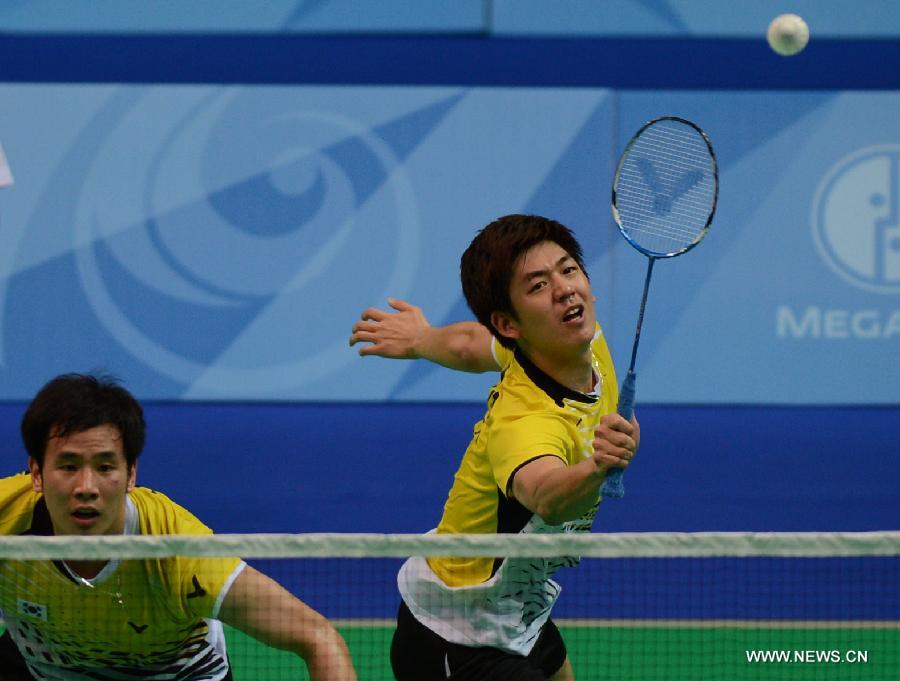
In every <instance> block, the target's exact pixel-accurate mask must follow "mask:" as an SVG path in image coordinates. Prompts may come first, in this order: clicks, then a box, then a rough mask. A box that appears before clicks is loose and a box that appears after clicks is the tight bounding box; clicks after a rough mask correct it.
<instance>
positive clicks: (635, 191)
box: [615, 121, 716, 257]
mask: <svg viewBox="0 0 900 681" xmlns="http://www.w3.org/2000/svg"><path fill="white" fill-rule="evenodd" d="M715 174H716V173H715V160H714V158H713V156H712V154H711V152H710V150H709V148H708V146H707V143H706V141H705V139H704V138H703V137H702V135H701V134H700V133H699V132H697V131H696V130H695V129H694V128H692V127H690V126H688V125H685V124H682V123H678V122H676V121H662V122H659V123H657V124H654V125H651V126H649V127H648V128H646V129H645V130H644V131H643V132H642V133H641V134H640V135H639V136H638V137H637V138H636V139H635V140H633V141H632V143H631V144H630V145H629V148H628V150H627V151H626V153H625V156H624V157H623V160H622V163H621V164H620V167H619V171H618V174H617V177H616V187H615V188H616V192H615V209H616V214H617V222H618V223H619V226H620V227H621V228H622V230H623V232H624V233H625V234H626V236H627V237H628V238H629V239H630V240H631V241H632V242H633V243H635V244H636V245H637V246H638V247H640V248H641V249H642V250H643V251H645V252H647V253H649V254H652V255H655V256H658V257H664V256H667V255H675V254H677V253H680V252H683V251H684V250H686V249H687V248H688V247H690V246H691V245H693V244H694V243H696V242H697V241H699V240H700V239H701V238H702V237H703V235H704V234H705V231H706V228H707V226H708V222H709V218H710V216H711V213H712V210H713V207H714V205H715V195H716V177H715Z"/></svg>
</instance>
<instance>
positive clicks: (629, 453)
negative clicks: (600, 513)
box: [512, 414, 641, 525]
mask: <svg viewBox="0 0 900 681" xmlns="http://www.w3.org/2000/svg"><path fill="white" fill-rule="evenodd" d="M640 439H641V435H640V426H639V425H638V422H637V420H635V419H632V421H631V422H630V423H629V422H628V421H626V420H625V419H624V418H622V417H621V416H619V415H618V414H606V415H605V416H603V418H602V419H601V420H600V426H599V427H598V428H597V430H596V432H595V433H594V453H593V455H592V456H591V457H590V458H587V459H585V460H584V461H581V462H579V463H577V464H575V465H573V466H567V465H566V464H565V462H564V461H563V460H562V459H560V458H558V457H556V456H543V457H541V458H539V459H535V460H534V461H532V462H531V463H528V464H526V465H524V466H522V468H520V469H519V470H518V471H516V474H515V476H514V477H513V482H512V492H513V496H514V497H515V498H516V499H517V500H518V501H519V503H520V504H522V505H523V506H524V507H525V508H527V509H528V510H529V511H531V512H533V513H537V514H538V515H539V516H540V517H541V518H543V519H544V521H545V522H548V523H550V524H551V525H558V524H559V523H562V522H565V521H567V520H574V519H576V518H580V517H581V516H582V515H583V514H584V513H585V512H586V511H588V509H590V508H591V506H593V505H594V504H595V503H596V501H597V492H598V490H599V488H600V485H601V484H603V479H604V478H605V477H606V471H607V470H609V469H610V468H625V467H626V466H627V465H628V463H629V462H630V461H631V459H632V458H633V457H634V454H635V451H636V450H637V448H638V445H639V444H640Z"/></svg>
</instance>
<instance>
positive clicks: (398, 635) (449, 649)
mask: <svg viewBox="0 0 900 681" xmlns="http://www.w3.org/2000/svg"><path fill="white" fill-rule="evenodd" d="M565 661H566V644H565V643H564V642H563V640H562V636H560V633H559V629H557V628H556V625H555V624H553V621H552V620H547V623H546V624H545V625H544V627H543V629H541V634H540V636H539V637H538V640H537V642H536V643H535V644H534V648H532V649H531V652H530V653H529V654H528V656H527V657H525V656H522V655H516V654H514V653H509V652H507V651H505V650H500V649H499V648H476V647H473V646H463V645H459V644H456V643H450V642H449V641H445V640H444V639H442V638H441V637H440V636H438V635H437V634H435V633H434V632H433V631H431V629H429V628H428V627H426V626H425V625H424V624H422V623H421V622H419V621H418V620H417V619H416V618H415V617H413V614H412V613H411V612H410V611H409V608H407V607H406V604H405V603H402V602H401V604H400V612H398V613H397V630H396V631H395V632H394V640H393V642H392V643H391V667H392V668H393V670H394V676H395V677H396V678H397V681H447V680H448V679H449V681H547V679H549V678H550V677H551V676H553V675H554V674H555V673H556V672H558V671H559V670H560V668H561V667H562V666H563V663H564V662H565ZM448 669H449V673H448Z"/></svg>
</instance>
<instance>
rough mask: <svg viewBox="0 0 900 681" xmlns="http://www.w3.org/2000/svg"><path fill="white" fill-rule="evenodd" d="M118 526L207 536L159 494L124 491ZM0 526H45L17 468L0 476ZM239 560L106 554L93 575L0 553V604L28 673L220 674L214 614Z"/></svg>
mask: <svg viewBox="0 0 900 681" xmlns="http://www.w3.org/2000/svg"><path fill="white" fill-rule="evenodd" d="M125 526H126V527H125V533H126V534H153V535H156V534H191V535H193V534H211V530H210V529H209V528H207V527H206V526H205V525H203V524H202V523H201V522H200V521H199V520H197V518H195V517H194V516H193V515H191V514H190V513H189V512H188V511H186V510H185V509H183V508H182V507H181V506H179V505H178V504H176V503H175V502H173V501H172V500H170V499H169V498H168V497H166V496H165V495H163V494H160V493H158V492H154V491H152V490H149V489H147V488H143V487H137V488H135V489H134V490H133V491H132V492H131V493H130V494H129V495H128V497H127V502H126V522H125ZM0 534H52V526H51V524H50V519H49V515H48V513H47V508H46V505H45V503H44V501H43V497H42V495H40V494H38V493H35V492H34V491H33V490H32V487H31V477H30V476H29V475H28V474H21V475H17V476H13V477H10V478H4V479H2V480H0ZM243 567H244V563H243V561H241V560H240V559H238V558H197V557H173V558H164V559H143V560H122V561H118V560H114V561H110V562H109V563H108V564H107V565H106V566H105V567H104V568H103V570H102V571H101V572H100V573H99V574H98V575H97V576H96V577H94V578H93V579H90V580H86V579H83V578H81V577H79V576H77V575H75V574H74V573H73V572H72V571H71V570H69V568H68V566H67V565H66V564H65V563H64V562H62V561H57V562H50V561H25V562H23V561H16V560H4V561H0V609H2V611H3V617H4V619H5V620H6V624H7V628H8V630H9V633H10V635H11V636H12V639H13V641H14V642H15V644H16V647H17V648H18V650H19V652H20V653H21V654H22V657H23V658H24V659H25V661H26V662H27V664H28V667H29V669H30V671H31V673H32V674H33V675H34V677H35V678H36V679H61V680H65V681H70V680H73V681H74V680H77V681H86V680H87V679H91V680H93V681H97V680H104V681H105V680H110V681H111V680H112V679H122V678H140V679H147V680H156V679H173V678H185V679H195V678H197V679H200V678H202V679H210V680H213V679H222V678H224V677H225V675H226V674H227V672H228V661H227V658H226V655H225V644H224V635H223V632H222V627H221V624H220V623H219V622H217V621H214V620H213V619H212V618H215V617H216V616H217V615H218V611H219V607H220V606H221V604H222V600H223V599H224V597H225V594H226V593H227V591H228V589H229V587H230V586H231V584H232V583H233V581H234V579H235V578H236V577H237V575H238V574H240V572H241V570H242V569H243Z"/></svg>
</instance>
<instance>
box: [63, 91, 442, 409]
mask: <svg viewBox="0 0 900 681" xmlns="http://www.w3.org/2000/svg"><path fill="white" fill-rule="evenodd" d="M268 95H269V96H266V97H264V98H261V97H260V96H259V94H258V93H257V92H255V91H253V90H246V89H244V90H227V89H226V90H222V89H216V90H212V91H209V90H207V91H206V93H204V96H203V97H194V98H193V99H190V98H185V99H188V100H189V101H190V105H189V106H188V104H187V102H185V100H184V99H182V100H179V101H180V102H182V104H181V106H180V109H179V107H172V106H171V105H170V106H169V108H168V110H167V109H166V107H165V106H155V104H158V102H153V93H150V94H148V95H147V96H146V97H145V98H144V99H143V101H141V102H140V106H137V107H133V108H132V109H131V110H130V111H129V112H128V113H127V114H126V115H124V116H123V117H122V119H121V120H120V121H119V122H118V125H117V126H116V128H115V129H114V130H113V131H112V132H111V133H110V134H109V135H108V137H107V138H106V139H105V141H104V144H103V145H102V147H101V148H100V149H99V150H98V151H97V154H96V157H95V158H94V159H93V161H92V163H91V164H90V168H89V170H88V171H87V175H86V178H85V180H84V184H83V186H82V190H81V193H80V196H79V200H78V208H77V218H76V223H75V228H76V235H75V239H76V242H77V243H78V244H81V245H83V247H80V248H77V249H76V251H75V256H76V259H77V272H78V277H79V280H80V285H81V287H82V288H83V291H84V295H85V298H86V299H87V301H88V303H89V305H90V308H91V309H92V311H93V313H94V314H95V315H96V317H97V318H98V319H99V320H100V322H101V323H102V325H103V327H104V328H105V330H106V332H107V333H108V334H109V335H110V336H111V337H113V338H114V339H115V340H116V341H117V342H118V343H119V344H120V345H121V346H122V347H124V348H126V349H127V350H128V352H129V353H131V354H132V355H133V356H134V357H136V358H138V359H139V360H140V361H141V362H142V363H144V364H146V365H148V366H150V367H151V368H152V369H153V370H155V371H156V372H158V373H159V374H161V375H163V376H165V377H167V378H168V379H170V380H172V381H175V382H176V383H181V384H186V385H188V386H190V387H189V388H188V393H187V394H188V395H201V396H216V395H229V394H245V395H248V394H249V395H252V394H258V395H260V396H265V395H275V394H285V393H288V394H290V392H291V389H292V388H295V387H297V386H298V385H301V384H310V383H312V382H315V381H316V380H319V379H322V378H324V377H326V376H328V375H329V374H330V373H332V372H333V371H335V370H336V368H338V367H340V366H341V365H343V364H345V363H347V362H350V361H353V358H354V355H353V353H350V352H348V351H347V348H346V336H347V328H346V327H347V322H346V316H345V315H339V314H335V310H341V311H346V310H348V309H354V306H355V305H358V301H359V300H362V299H366V297H367V296H366V295H364V292H365V293H370V292H371V291H372V290H373V289H374V290H375V291H380V292H381V296H382V297H385V296H387V295H389V294H395V295H396V294H397V292H404V291H407V290H408V289H409V287H410V284H411V281H412V279H413V275H414V272H415V268H416V267H417V263H418V260H419V258H418V249H419V241H420V239H419V218H418V212H417V207H416V201H415V197H414V192H413V190H412V186H411V182H410V179H409V177H408V176H407V174H406V172H405V170H404V164H403V160H404V159H403V156H404V155H405V154H406V153H408V152H409V151H411V149H412V148H414V147H415V146H416V144H417V143H418V142H419V141H421V139H422V137H423V136H425V135H427V132H428V131H429V130H430V127H431V126H433V125H434V124H435V123H436V122H437V121H438V120H440V118H441V117H442V115H443V113H445V112H446V110H447V109H448V108H449V107H452V103H453V102H454V101H455V98H450V100H452V101H450V100H443V101H441V102H438V104H436V105H435V104H434V103H429V105H427V106H425V107H420V108H418V109H417V110H416V111H414V113H413V114H409V113H406V114H404V115H400V116H398V117H397V118H395V119H392V120H391V121H389V122H388V123H384V124H382V125H380V126H379V125H374V126H373V125H368V124H365V123H363V122H361V121H359V120H356V119H355V118H354V117H352V116H350V115H345V114H343V113H339V112H336V111H335V110H333V109H332V110H317V109H316V107H315V106H313V105H310V104H309V103H305V102H301V101H298V98H297V96H296V95H292V94H291V93H289V92H287V91H282V92H281V93H275V94H274V95H273V94H272V93H271V92H270V93H268ZM161 101H163V102H165V101H168V102H171V101H172V100H171V97H170V98H169V100H165V99H162V100H161ZM145 108H151V109H152V110H153V111H154V112H155V117H154V120H148V115H147V113H146V110H145ZM160 119H162V120H160ZM411 119H412V121H418V122H419V125H414V124H413V122H411ZM423 119H424V120H423ZM398 129H400V130H402V131H403V135H400V136H399V137H398V135H397V130H398ZM363 265H365V267H364V269H365V271H366V272H367V273H368V276H367V278H366V280H365V281H362V280H361V279H360V277H358V276H355V272H356V271H357V270H359V269H363V267H362V266H363Z"/></svg>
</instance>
